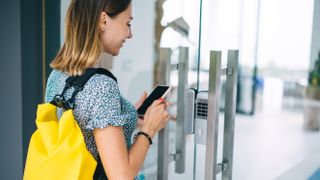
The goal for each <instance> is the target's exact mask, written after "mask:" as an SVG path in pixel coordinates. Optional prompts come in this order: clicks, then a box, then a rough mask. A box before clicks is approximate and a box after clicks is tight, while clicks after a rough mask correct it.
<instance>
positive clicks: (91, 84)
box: [84, 74, 120, 95]
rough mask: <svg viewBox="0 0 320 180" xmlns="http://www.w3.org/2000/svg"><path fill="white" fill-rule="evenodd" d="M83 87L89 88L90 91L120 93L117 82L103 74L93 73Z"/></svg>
mask: <svg viewBox="0 0 320 180" xmlns="http://www.w3.org/2000/svg"><path fill="white" fill-rule="evenodd" d="M85 89H91V91H92V93H95V94H104V95H106V94H105V93H112V94H117V95H120V92H119V87H118V84H117V82H116V81H115V80H114V79H112V78H111V77H109V76H107V75H104V74H95V75H93V76H92V77H91V78H90V79H89V80H88V82H87V83H86V84H85V86H84V90H85Z"/></svg>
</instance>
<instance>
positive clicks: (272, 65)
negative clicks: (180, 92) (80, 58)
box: [0, 0, 320, 180]
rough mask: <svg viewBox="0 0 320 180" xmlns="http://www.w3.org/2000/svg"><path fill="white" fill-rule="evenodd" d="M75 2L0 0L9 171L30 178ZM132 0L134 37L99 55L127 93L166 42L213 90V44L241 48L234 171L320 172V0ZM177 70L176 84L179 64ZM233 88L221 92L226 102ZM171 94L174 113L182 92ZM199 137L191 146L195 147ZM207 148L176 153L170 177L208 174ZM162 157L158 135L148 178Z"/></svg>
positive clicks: (5, 173)
mask: <svg viewBox="0 0 320 180" xmlns="http://www.w3.org/2000/svg"><path fill="white" fill-rule="evenodd" d="M69 3H70V0H60V1H59V0H56V1H49V0H31V1H22V0H11V1H1V2H0V8H1V11H0V19H1V24H2V25H1V29H0V32H1V33H0V52H1V56H0V58H1V60H0V62H1V65H0V68H1V70H0V73H1V75H0V84H1V88H0V95H1V105H0V115H1V116H0V120H1V126H0V138H1V140H0V142H1V151H0V152H1V154H0V157H1V158H0V159H1V163H0V172H1V173H0V178H1V179H8V180H9V179H10V180H12V179H22V176H23V168H24V162H25V158H26V153H27V149H28V143H29V140H30V137H31V135H32V133H33V132H34V130H35V123H34V120H35V112H36V107H37V104H39V103H42V102H43V96H44V91H45V83H46V79H47V77H48V75H49V73H50V72H51V69H50V67H49V66H48V64H49V63H50V62H51V60H52V59H53V57H54V56H55V55H56V53H57V52H58V50H59V48H60V47H61V45H62V43H63V41H64V28H65V27H64V17H65V14H66V10H67V7H68V5H69ZM132 4H133V17H134V20H133V22H132V31H133V32H132V33H133V39H131V40H129V41H128V42H127V43H126V45H125V46H124V47H123V49H121V52H120V55H119V56H117V57H112V56H110V55H108V54H104V58H103V60H102V61H101V62H100V64H99V66H100V67H104V68H107V69H110V70H111V71H112V72H113V73H114V74H115V75H116V77H117V79H118V82H119V87H120V91H121V93H122V95H123V96H125V97H127V98H128V99H129V100H130V101H131V102H132V103H135V102H136V101H137V100H138V98H139V97H140V96H141V95H142V93H143V91H144V90H145V91H147V92H149V93H150V92H151V91H152V89H153V87H154V85H156V84H158V83H159V76H161V74H160V75H159V47H169V48H171V49H172V56H171V62H172V63H174V62H177V61H178V52H177V50H178V47H181V46H184V47H188V48H189V53H188V57H189V58H188V62H189V69H188V87H189V88H195V89H197V90H198V91H206V90H208V79H209V78H208V76H209V64H210V51H211V50H218V51H221V52H222V65H226V62H227V51H228V50H230V49H232V50H239V67H238V74H237V77H238V83H237V98H236V99H237V100H236V112H237V113H236V116H235V131H234V133H235V136H234V149H233V179H245V180H247V179H252V180H256V179H259V180H261V179H290V180H292V179H320V154H319V152H320V131H319V129H320V0H133V2H132ZM170 80H171V81H170V84H171V85H172V86H173V87H176V86H177V84H178V75H177V73H172V74H171V78H170ZM224 82H225V81H224V80H223V79H222V81H221V87H222V90H223V88H224V86H225V85H224ZM225 96H226V95H225V94H223V93H222V94H221V102H222V100H223V99H224V97H225ZM168 100H169V101H171V102H173V106H172V107H171V109H170V111H171V112H172V114H173V116H174V114H175V105H176V104H177V102H176V101H177V100H176V97H175V92H172V95H171V96H170V97H169V98H168ZM220 106H221V107H220V109H221V111H220V116H221V117H220V120H221V121H223V119H224V117H223V111H224V105H223V103H220ZM175 123H176V121H175V120H174V118H173V120H171V121H170V123H169V125H168V126H169V129H170V136H169V137H170V144H169V151H170V152H173V151H174V149H175V130H176V125H175ZM221 126H223V123H221ZM222 128H223V127H219V129H222ZM219 134H221V133H219ZM221 138H222V137H221ZM219 139H220V137H219ZM192 142H193V140H190V141H189V142H187V145H186V147H187V148H190V149H192V148H194V145H193V143H192ZM199 152H200V151H199ZM199 152H198V154H197V153H196V152H195V151H191V152H187V154H186V158H187V160H186V172H185V173H183V174H177V173H175V171H174V162H171V163H170V164H169V171H168V179H175V180H176V179H178V180H179V179H184V180H189V179H190V180H191V179H204V169H205V168H206V167H205V165H204V162H201V160H203V159H204V158H205V153H199ZM219 155H220V153H218V156H219ZM157 158H158V154H157V144H155V145H154V146H152V147H151V149H150V151H149V154H148V157H147V159H146V161H145V164H144V166H143V169H142V170H141V172H140V174H139V178H140V179H147V180H153V179H156V177H157V174H156V173H157ZM195 164H196V166H195ZM195 167H196V168H195Z"/></svg>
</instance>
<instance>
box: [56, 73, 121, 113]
mask: <svg viewBox="0 0 320 180" xmlns="http://www.w3.org/2000/svg"><path fill="white" fill-rule="evenodd" d="M95 74H103V75H106V76H108V77H110V78H111V79H113V80H114V81H116V82H117V78H116V77H115V76H114V75H113V74H112V73H111V72H110V71H108V70H107V69H104V68H87V69H86V70H85V72H84V74H83V75H81V76H70V77H68V78H67V79H66V85H65V87H64V89H63V91H62V93H61V94H58V95H56V96H55V97H54V99H53V100H52V101H51V102H50V103H51V104H53V105H56V106H58V107H62V108H64V109H73V106H74V100H75V96H76V95H77V94H78V92H80V91H82V89H83V87H84V85H85V84H86V83H87V82H88V80H89V79H90V78H91V77H92V76H94V75H95ZM71 87H74V89H75V90H74V91H73V93H72V96H71V98H70V99H68V100H65V99H64V93H65V92H66V90H67V89H69V88H71Z"/></svg>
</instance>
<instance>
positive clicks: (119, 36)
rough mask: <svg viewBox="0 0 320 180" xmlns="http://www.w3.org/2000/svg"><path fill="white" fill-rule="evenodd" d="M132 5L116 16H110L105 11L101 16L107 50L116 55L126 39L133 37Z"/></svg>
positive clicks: (101, 27) (105, 49) (102, 35)
mask: <svg viewBox="0 0 320 180" xmlns="http://www.w3.org/2000/svg"><path fill="white" fill-rule="evenodd" d="M132 19H133V18H132V5H131V4H130V5H129V6H128V8H127V9H126V10H125V11H123V12H122V13H120V14H118V15H117V16H116V17H115V18H110V17H109V16H108V15H107V14H106V13H105V12H102V13H101V16H100V33H101V34H100V35H101V36H100V37H101V41H102V45H103V49H104V51H105V52H107V53H109V54H112V55H113V56H116V55H118V54H119V51H120V48H121V47H122V46H123V43H125V41H126V39H129V38H132V34H131V27H130V26H131V25H130V21H131V20H132Z"/></svg>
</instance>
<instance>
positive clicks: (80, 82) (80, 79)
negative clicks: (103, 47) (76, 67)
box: [71, 68, 117, 89]
mask: <svg viewBox="0 0 320 180" xmlns="http://www.w3.org/2000/svg"><path fill="white" fill-rule="evenodd" d="M95 74H103V75H106V76H108V77H110V78H111V79H113V80H114V81H116V82H117V78H116V77H115V76H114V75H113V74H112V73H111V72H110V71H108V70H107V69H104V68H87V69H86V70H85V72H84V74H83V75H81V76H75V77H74V78H75V79H74V80H73V82H72V85H71V87H72V86H73V87H77V88H80V89H82V88H83V87H84V85H85V84H86V83H87V82H88V80H89V79H90V78H91V77H92V76H94V75H95Z"/></svg>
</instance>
